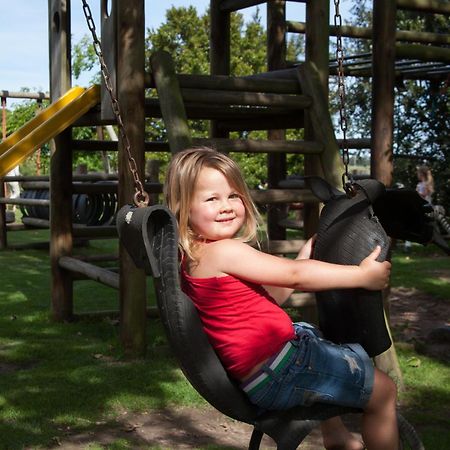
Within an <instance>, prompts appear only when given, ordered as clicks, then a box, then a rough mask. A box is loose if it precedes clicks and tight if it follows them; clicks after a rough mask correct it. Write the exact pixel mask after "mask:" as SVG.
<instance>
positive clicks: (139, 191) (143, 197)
mask: <svg viewBox="0 0 450 450" xmlns="http://www.w3.org/2000/svg"><path fill="white" fill-rule="evenodd" d="M82 3H83V12H84V16H85V18H86V22H87V26H88V28H89V31H90V32H91V34H92V40H93V46H94V51H95V54H96V55H97V57H98V60H99V62H100V67H101V72H102V76H103V80H104V82H105V86H106V89H107V90H108V92H109V96H110V97H111V107H112V110H113V113H114V115H115V116H116V120H117V126H118V128H119V134H120V137H121V139H122V142H123V145H124V148H125V151H126V153H127V157H128V167H129V169H130V172H131V174H132V175H133V179H134V188H135V194H134V196H133V201H134V204H135V205H136V206H138V207H144V206H148V203H149V195H148V194H147V192H145V190H144V187H143V185H142V183H141V180H140V178H139V174H138V168H137V164H136V160H135V159H134V158H133V156H132V155H131V145H130V140H129V139H128V135H127V133H126V130H125V126H124V124H123V120H122V114H121V111H120V106H119V102H118V100H117V98H116V96H115V94H114V91H113V87H112V84H111V76H110V73H109V70H108V67H107V65H106V63H105V58H104V57H103V51H102V45H101V43H100V41H99V39H98V37H97V32H96V28H95V23H94V19H93V18H92V12H91V8H90V7H89V5H88V3H87V2H86V1H85V0H82Z"/></svg>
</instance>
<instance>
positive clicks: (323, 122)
mask: <svg viewBox="0 0 450 450" xmlns="http://www.w3.org/2000/svg"><path fill="white" fill-rule="evenodd" d="M298 77H299V79H300V82H301V85H302V88H303V90H304V92H305V93H307V94H308V95H309V96H310V97H311V98H312V99H313V106H312V107H311V108H310V109H309V113H310V114H309V117H310V119H311V126H312V128H313V131H314V135H315V136H316V139H317V140H318V141H319V142H321V143H322V144H323V145H324V147H325V150H324V152H322V153H321V155H320V160H321V166H322V170H323V174H324V177H325V178H326V179H327V181H328V182H329V183H330V184H331V185H332V186H336V187H339V188H340V187H342V179H341V178H342V177H341V174H342V173H343V171H344V168H343V163H342V161H341V157H340V154H339V148H338V145H337V141H336V137H335V134H334V129H333V124H332V122H331V117H330V113H329V110H328V100H327V97H326V96H325V92H324V90H323V87H322V82H321V79H320V74H319V72H318V71H317V69H316V67H315V65H314V64H313V63H309V62H306V63H304V64H302V65H301V66H300V67H299V68H298Z"/></svg>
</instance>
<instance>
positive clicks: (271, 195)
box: [250, 189, 318, 204]
mask: <svg viewBox="0 0 450 450" xmlns="http://www.w3.org/2000/svg"><path fill="white" fill-rule="evenodd" d="M250 193H251V196H252V199H253V201H254V202H256V203H261V204H267V203H270V204H273V203H296V202H308V203H309V202H317V201H318V200H317V197H315V196H314V195H313V193H312V192H311V191H309V190H306V189H266V190H251V191H250Z"/></svg>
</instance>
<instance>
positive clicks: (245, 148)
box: [192, 138, 324, 154]
mask: <svg viewBox="0 0 450 450" xmlns="http://www.w3.org/2000/svg"><path fill="white" fill-rule="evenodd" d="M192 142H193V144H195V145H205V146H208V147H213V148H216V149H217V150H220V151H228V152H241V153H242V152H244V153H300V154H320V153H322V152H323V150H324V148H323V146H322V145H321V144H319V143H317V142H311V141H287V140H281V139H277V140H271V141H266V140H257V139H225V138H215V139H202V138H196V139H193V140H192Z"/></svg>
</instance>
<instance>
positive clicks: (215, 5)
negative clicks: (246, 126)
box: [209, 0, 231, 138]
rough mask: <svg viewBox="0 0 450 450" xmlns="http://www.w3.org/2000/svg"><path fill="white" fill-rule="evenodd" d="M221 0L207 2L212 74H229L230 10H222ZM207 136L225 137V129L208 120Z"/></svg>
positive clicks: (227, 134) (226, 134) (226, 135)
mask: <svg viewBox="0 0 450 450" xmlns="http://www.w3.org/2000/svg"><path fill="white" fill-rule="evenodd" d="M221 1H222V0H211V1H210V4H209V15H210V21H211V24H210V37H209V48H210V50H209V56H210V72H211V74H212V75H229V74H230V45H231V42H230V27H231V24H230V12H229V11H222V10H221V9H220V3H221ZM209 136H210V137H213V138H220V137H222V138H226V137H228V136H229V133H228V132H227V131H223V130H219V127H218V124H217V121H216V120H211V121H210V129H209Z"/></svg>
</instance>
